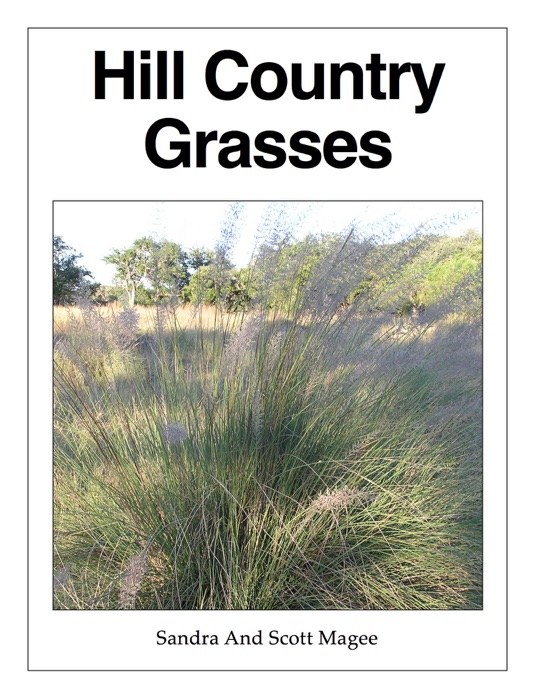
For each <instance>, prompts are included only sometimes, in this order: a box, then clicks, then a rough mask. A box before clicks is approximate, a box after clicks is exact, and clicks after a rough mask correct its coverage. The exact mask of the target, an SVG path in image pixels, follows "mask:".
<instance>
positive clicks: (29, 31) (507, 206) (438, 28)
mask: <svg viewBox="0 0 535 700" xmlns="http://www.w3.org/2000/svg"><path fill="white" fill-rule="evenodd" d="M89 29H90V30H98V31H104V30H114V31H117V30H125V31H132V30H140V29H141V30H158V29H164V30H170V31H173V30H175V31H185V30H202V31H222V30H223V31H231V30H248V31H251V30H262V31H263V30H283V31H284V30H293V31H295V30H305V31H309V30H327V31H328V30H349V31H355V30H358V31H361V30H380V31H392V30H402V31H403V30H424V31H426V30H427V31H428V30H440V31H442V30H470V31H474V30H483V31H505V98H506V100H505V168H506V172H505V287H506V289H505V295H506V314H505V330H506V337H505V384H506V385H505V389H506V407H505V409H506V410H505V448H506V463H505V481H506V483H505V489H506V490H505V535H506V538H505V562H506V571H505V667H504V668H495V669H477V668H474V669H440V668H439V669H417V668H411V669H358V668H351V669H262V668H261V669H237V668H233V669H202V671H201V672H204V671H207V672H270V673H271V672H284V673H288V672H291V673H293V672H299V673H307V672H310V671H312V672H315V671H320V672H354V671H365V672H383V671H386V672H400V671H401V672H415V671H418V672H425V671H430V672H444V671H445V672H448V673H449V672H470V673H471V672H486V671H508V670H509V636H508V631H509V536H508V535H509V533H508V525H509V511H508V506H509V492H508V486H509V478H508V477H509V472H508V455H509V445H508V416H509V412H508V386H509V385H508V341H509V333H508V286H509V284H508V222H509V170H508V163H509V139H508V136H509V88H508V80H509V65H508V56H509V44H508V27H506V26H504V27H455V26H448V27H422V26H420V27H412V26H404V27H380V26H379V27H317V26H309V27H53V26H49V27H28V28H27V152H26V159H27V168H26V171H27V235H26V237H27V389H26V391H27V407H28V408H27V420H26V422H27V498H26V509H27V518H26V520H27V532H26V540H27V581H26V584H27V606H26V638H27V645H26V646H27V653H26V659H27V663H26V670H27V671H82V672H83V671H90V672H102V671H105V672H117V671H119V672H129V671H135V672H137V671H142V672H145V671H152V672H154V671H156V672H159V671H164V672H169V671H186V672H197V673H198V672H199V669H59V668H54V669H38V668H31V667H30V600H29V598H30V593H29V590H30V507H29V502H30V489H29V484H30V456H29V447H30V414H29V399H30V352H29V351H30V276H29V272H30V255H29V250H30V33H31V32H32V31H39V30H45V31H49V30H69V31H72V30H83V31H85V30H89ZM61 201H64V202H66V201H69V202H76V201H79V202H91V201H94V202H97V201H106V202H108V201H110V202H114V201H116V202H120V201H122V202H132V203H133V202H136V201H139V202H142V201H154V202H160V201H161V202H165V201H190V202H199V203H201V202H203V201H206V202H208V201H213V202H215V201H219V202H230V201H234V200H228V199H224V200H53V202H52V230H53V226H54V205H55V204H56V203H60V202H61ZM236 201H238V200H236ZM239 201H250V202H252V201H265V202H270V201H299V202H306V201H328V202H337V201H339V202H343V201H348V202H349V201H355V202H356V201H370V202H396V201H397V202H407V201H414V202H418V201H420V202H424V201H425V202H429V201H437V202H448V201H451V202H454V201H458V202H481V205H482V219H483V227H482V228H483V230H484V201H483V200H478V199H466V200H439V199H437V200H434V199H432V200H391V199H388V200H303V199H299V200H239ZM483 258H484V246H483ZM483 269H484V264H483ZM483 289H484V274H483ZM483 294H484V292H483ZM52 312H53V309H52ZM482 344H483V347H484V335H483V340H482ZM483 358H484V355H483ZM483 362H484V359H483ZM483 393H484V386H483ZM483 425H484V422H483V424H482V429H483ZM483 464H484V459H483ZM482 466H483V465H482ZM483 479H484V472H483ZM483 609H484V608H483V607H482V608H481V610H474V611H455V612H465V613H477V612H482V611H483ZM57 612H69V611H57ZM93 612H95V611H93ZM96 612H102V613H104V614H105V613H106V612H107V611H96ZM135 612H143V611H135ZM171 612H175V611H171ZM198 612H201V611H198ZM227 612H238V611H237V610H236V611H227ZM255 612H262V611H255ZM264 612H269V611H264ZM373 612H375V613H385V612H387V613H396V612H397V613H400V612H407V611H402V610H374V611H373ZM433 612H453V611H433Z"/></svg>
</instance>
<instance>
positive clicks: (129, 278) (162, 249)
mask: <svg viewBox="0 0 535 700" xmlns="http://www.w3.org/2000/svg"><path fill="white" fill-rule="evenodd" d="M210 259H211V253H210V252H209V251H205V250H203V249H195V250H194V251H192V254H188V253H187V252H186V251H185V250H184V249H183V248H182V247H181V246H180V245H179V244H178V243H175V242H174V241H168V240H165V239H162V240H159V241H157V240H155V239H154V238H152V237H151V236H144V237H143V238H138V239H136V240H135V241H134V242H133V244H132V245H131V246H130V247H129V248H123V249H122V250H119V249H117V248H116V249H114V250H112V252H111V253H110V254H109V255H107V256H106V257H105V258H104V261H105V262H107V263H110V264H112V265H115V267H116V279H117V281H118V282H119V283H120V284H121V286H122V287H123V288H124V289H126V291H127V294H128V301H129V304H130V306H133V304H134V302H135V300H136V293H137V294H138V296H139V295H140V293H141V291H142V290H143V291H144V294H143V297H144V299H145V303H146V302H147V300H149V299H152V300H154V301H156V302H161V301H165V300H169V299H172V298H176V297H181V296H182V293H183V290H184V289H185V288H186V287H187V285H188V284H189V282H190V279H191V274H192V273H191V270H192V269H199V268H200V267H202V266H204V265H205V264H206V261H208V260H210ZM144 283H145V284H146V285H147V288H145V287H144Z"/></svg>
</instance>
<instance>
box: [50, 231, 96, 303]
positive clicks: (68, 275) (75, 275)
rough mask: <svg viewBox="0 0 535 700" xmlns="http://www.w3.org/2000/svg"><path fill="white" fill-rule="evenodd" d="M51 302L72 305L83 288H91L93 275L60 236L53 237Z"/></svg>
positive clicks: (78, 254) (78, 255)
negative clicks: (80, 263)
mask: <svg viewBox="0 0 535 700" xmlns="http://www.w3.org/2000/svg"><path fill="white" fill-rule="evenodd" d="M53 251H54V252H53V301H54V304H59V305H66V304H73V303H75V301H76V297H77V296H79V295H80V294H81V293H82V292H83V291H84V289H85V288H87V287H88V286H89V287H91V282H90V279H92V278H93V275H92V274H91V273H90V272H89V270H87V269H86V268H85V267H83V266H82V265H79V264H78V260H79V259H80V258H81V257H82V254H81V253H77V252H76V251H75V249H74V248H72V247H71V246H69V245H67V244H66V243H65V241H64V240H63V238H62V237H61V236H54V237H53Z"/></svg>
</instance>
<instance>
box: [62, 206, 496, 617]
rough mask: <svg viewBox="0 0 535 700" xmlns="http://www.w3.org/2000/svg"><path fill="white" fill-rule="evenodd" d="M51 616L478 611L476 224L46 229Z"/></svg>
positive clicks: (182, 212)
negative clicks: (48, 254) (50, 369)
mask: <svg viewBox="0 0 535 700" xmlns="http://www.w3.org/2000/svg"><path fill="white" fill-rule="evenodd" d="M50 248H51V259H52V265H53V299H52V302H53V353H51V354H53V392H54V397H53V520H54V522H53V571H50V577H53V587H52V588H51V590H53V601H52V602H51V605H52V607H53V609H54V610H56V611H67V610H77V611H104V610H130V611H143V610H248V611H250V610H257V611H261V610H281V611H297V610H301V611H303V610H307V611H315V610H324V611H325V610H333V611H338V610H344V611H356V610H363V611H364V610H405V611H406V610H413V611H430V610H433V611H437V610H450V611H451V610H464V611H467V610H482V609H483V566H482V558H483V507H482V505H483V454H482V453H483V367H482V364H483V352H482V343H483V336H482V325H483V323H482V322H483V265H482V262H483V203H482V202H481V201H479V200H478V201H476V200H474V201H426V200H425V201H424V200H422V201H379V200H374V201H348V200H343V201H333V200H330V201H316V200H314V201H274V200H269V201H219V200H211V201H201V200H191V201H171V200H165V201H153V200H146V201H142V200H136V201H124V200H121V201H111V200H109V201H108V200H106V201H104V200H102V201H100V200H92V201H88V200H87V201H86V200H76V201H75V200H56V201H55V202H54V204H53V236H52V240H51V246H50Z"/></svg>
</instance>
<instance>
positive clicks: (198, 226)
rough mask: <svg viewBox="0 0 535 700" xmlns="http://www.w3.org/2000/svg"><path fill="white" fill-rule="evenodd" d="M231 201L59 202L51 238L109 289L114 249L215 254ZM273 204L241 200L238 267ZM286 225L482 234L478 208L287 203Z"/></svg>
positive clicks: (311, 229) (297, 229)
mask: <svg viewBox="0 0 535 700" xmlns="http://www.w3.org/2000/svg"><path fill="white" fill-rule="evenodd" d="M230 205H231V203H230V202H178V201H173V202H170V201H165V202H156V201H150V202H144V201H130V202H112V201H100V202H94V201H92V202H82V201H76V202H74V201H70V202H55V204H54V235H56V236H61V237H62V238H63V240H64V242H65V243H66V244H67V245H69V246H71V247H72V248H74V249H75V250H76V252H77V253H81V254H82V257H81V258H80V260H79V264H81V265H83V266H84V267H86V268H87V269H88V270H89V271H90V272H91V273H92V274H93V278H94V280H95V281H97V282H100V283H101V284H105V285H109V284H112V281H113V276H114V273H115V268H114V266H113V265H110V264H107V263H105V262H104V261H103V257H104V256H105V255H107V254H108V253H110V251H111V250H112V249H113V248H120V249H121V248H127V247H129V246H131V245H132V243H133V242H134V240H135V239H136V238H141V237H143V236H152V237H154V238H156V239H167V240H171V241H176V242H177V243H179V244H180V245H181V246H183V247H184V248H186V249H187V248H192V247H206V248H213V247H214V245H215V243H216V242H217V240H218V239H219V238H220V235H221V234H220V232H221V228H222V227H221V224H222V223H223V222H224V221H225V217H226V216H227V214H228V211H229V207H230ZM269 205H270V203H269V202H244V203H243V210H242V211H243V213H242V217H241V220H240V226H239V229H240V230H239V237H238V240H237V241H236V243H235V246H234V250H233V255H232V257H233V260H234V263H235V264H236V265H237V266H238V267H242V266H244V265H246V264H247V263H248V262H249V261H250V259H251V256H252V254H253V252H254V248H255V245H258V242H259V240H260V239H261V238H262V237H263V236H265V235H267V232H268V229H269V226H267V227H266V225H265V224H266V221H267V220H268V219H267V218H266V212H267V209H268V207H269ZM286 211H287V213H286V219H287V221H288V222H289V224H290V226H291V228H292V232H293V233H294V235H295V237H296V238H299V237H300V236H302V235H305V234H307V233H320V232H331V233H333V232H339V231H343V230H344V229H345V228H346V227H347V226H348V225H349V224H350V222H355V221H356V222H357V223H358V225H359V228H360V230H362V231H365V232H374V233H378V234H381V233H383V232H385V231H388V230H390V229H392V228H393V229H395V233H394V234H393V235H394V236H395V237H401V236H403V235H409V234H410V233H412V232H413V231H415V230H416V229H417V228H418V227H419V226H421V225H422V224H425V226H426V230H427V231H429V232H431V233H439V232H440V233H447V234H448V235H460V234H462V233H464V232H465V231H466V230H467V229H476V230H477V231H478V232H479V233H481V230H482V211H481V203H480V202H355V201H352V202H332V201H331V202H296V203H289V204H288V205H286Z"/></svg>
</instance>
